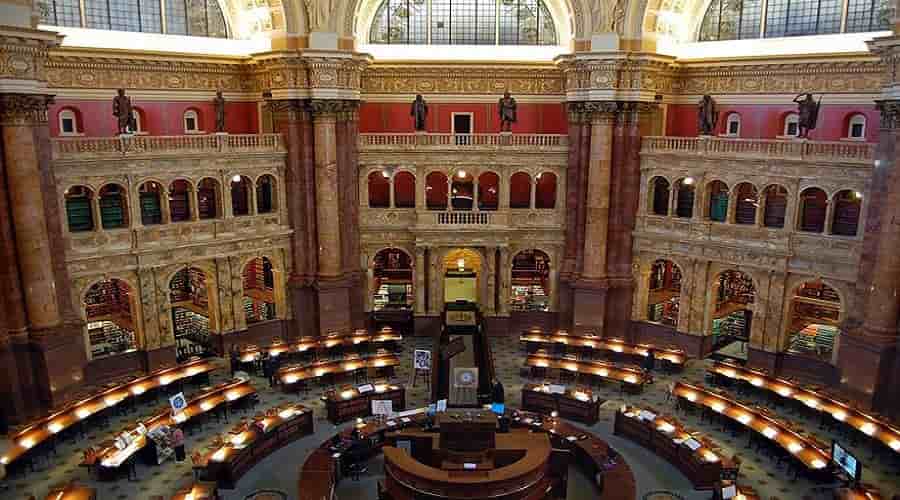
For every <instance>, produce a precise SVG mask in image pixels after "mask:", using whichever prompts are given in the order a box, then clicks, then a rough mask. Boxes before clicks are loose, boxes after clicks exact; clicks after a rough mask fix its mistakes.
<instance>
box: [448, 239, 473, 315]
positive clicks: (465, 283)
mask: <svg viewBox="0 0 900 500" xmlns="http://www.w3.org/2000/svg"><path fill="white" fill-rule="evenodd" d="M481 268H482V262H481V255H480V254H479V253H478V252H476V251H474V250H471V249H468V248H456V249H453V250H450V251H449V252H447V254H446V255H444V302H445V303H447V302H456V301H458V300H464V301H466V302H473V303H476V304H477V303H478V301H479V298H480V293H479V289H480V286H479V285H480V282H481V274H482V272H481Z"/></svg>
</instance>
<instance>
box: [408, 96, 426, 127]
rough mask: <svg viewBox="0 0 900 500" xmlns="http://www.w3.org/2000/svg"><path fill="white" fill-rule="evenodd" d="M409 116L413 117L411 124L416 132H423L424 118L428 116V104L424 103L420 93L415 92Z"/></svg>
mask: <svg viewBox="0 0 900 500" xmlns="http://www.w3.org/2000/svg"><path fill="white" fill-rule="evenodd" d="M409 116H412V117H413V126H414V127H415V129H416V132H424V131H425V119H426V118H428V104H426V103H425V99H424V98H423V97H422V94H416V100H415V101H413V103H412V108H411V109H410V111H409Z"/></svg>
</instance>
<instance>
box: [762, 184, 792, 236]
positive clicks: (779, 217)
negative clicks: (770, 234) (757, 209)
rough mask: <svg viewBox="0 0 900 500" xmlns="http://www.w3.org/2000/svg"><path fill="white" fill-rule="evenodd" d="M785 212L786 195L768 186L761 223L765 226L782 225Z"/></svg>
mask: <svg viewBox="0 0 900 500" xmlns="http://www.w3.org/2000/svg"><path fill="white" fill-rule="evenodd" d="M786 212H787V195H786V194H784V193H781V192H779V191H777V189H775V188H770V189H769V190H768V194H766V211H765V214H763V224H764V225H765V226H766V227H784V214H785V213H786Z"/></svg>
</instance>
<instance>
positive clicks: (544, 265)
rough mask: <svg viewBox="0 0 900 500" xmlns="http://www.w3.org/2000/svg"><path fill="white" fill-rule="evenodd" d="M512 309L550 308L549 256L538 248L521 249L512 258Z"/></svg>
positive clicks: (543, 309) (536, 309)
mask: <svg viewBox="0 0 900 500" xmlns="http://www.w3.org/2000/svg"><path fill="white" fill-rule="evenodd" d="M510 293H511V294H512V297H510V298H511V300H512V309H513V310H514V311H548V310H549V309H550V257H548V256H547V254H546V253H544V252H542V251H540V250H523V251H521V252H519V253H517V254H516V255H515V256H514V257H513V259H512V285H511V286H510Z"/></svg>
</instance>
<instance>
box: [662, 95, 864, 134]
mask: <svg viewBox="0 0 900 500" xmlns="http://www.w3.org/2000/svg"><path fill="white" fill-rule="evenodd" d="M827 102H828V96H827V95H826V96H825V98H824V99H823V102H822V108H821V109H820V111H819V121H818V124H817V125H816V129H815V130H813V131H811V132H810V134H809V138H810V139H812V140H816V141H838V140H840V139H842V138H844V137H846V136H847V126H848V121H849V120H850V116H851V115H854V114H857V113H861V114H863V115H865V117H866V141H868V142H877V141H878V127H879V123H880V115H879V113H878V111H877V110H876V109H875V106H874V105H872V106H862V105H853V106H847V105H828V104H826V103H827ZM718 108H719V123H718V124H717V128H718V131H717V133H718V134H721V133H724V132H725V123H726V119H727V117H728V114H729V113H732V112H735V113H739V114H740V115H741V135H740V136H741V137H742V138H744V139H774V138H775V137H776V136H779V135H782V134H783V133H784V117H785V116H787V115H788V113H792V112H796V111H797V106H796V105H795V104H784V105H782V104H740V105H719V106H718ZM666 135H674V136H684V137H694V136H696V135H697V106H696V105H693V104H670V105H669V106H668V111H667V115H666Z"/></svg>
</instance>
